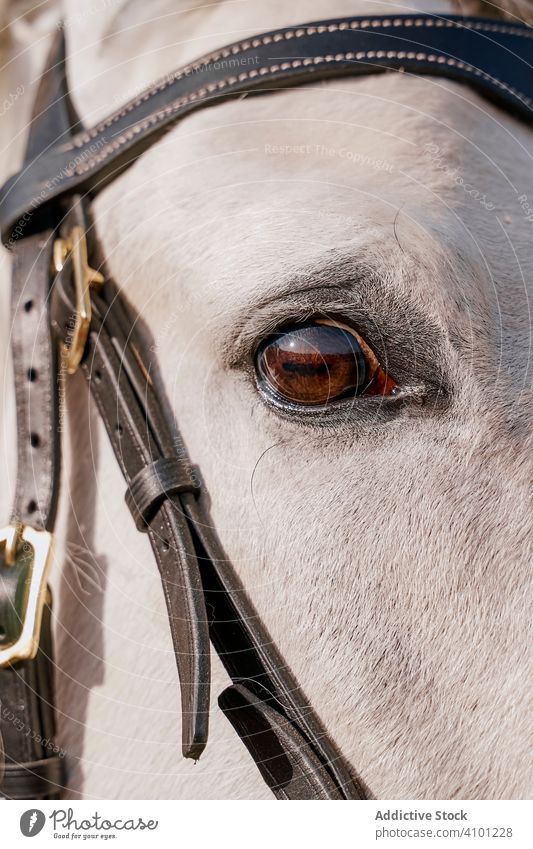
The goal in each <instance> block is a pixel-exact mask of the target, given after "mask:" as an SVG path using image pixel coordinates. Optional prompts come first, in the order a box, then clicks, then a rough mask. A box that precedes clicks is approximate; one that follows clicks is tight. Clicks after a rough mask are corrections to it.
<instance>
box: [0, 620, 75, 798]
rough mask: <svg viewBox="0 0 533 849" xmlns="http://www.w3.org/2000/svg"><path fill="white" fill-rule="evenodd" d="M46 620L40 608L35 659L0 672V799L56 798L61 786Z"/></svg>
mask: <svg viewBox="0 0 533 849" xmlns="http://www.w3.org/2000/svg"><path fill="white" fill-rule="evenodd" d="M50 616H51V610H50V606H49V605H46V607H45V609H44V614H43V623H42V628H41V640H40V647H39V651H38V654H37V657H36V658H35V660H31V661H26V662H23V663H18V664H16V665H15V666H13V667H8V668H5V669H2V668H0V730H1V733H2V738H3V742H4V751H5V761H6V763H5V771H4V775H3V777H2V779H1V780H0V798H1V797H2V796H3V797H6V798H9V799H57V798H59V795H60V793H61V789H62V786H63V785H64V782H65V759H64V753H63V752H61V751H60V750H59V748H58V747H57V745H56V743H55V740H54V735H55V713H54V686H53V680H54V669H53V660H52V639H51V628H50Z"/></svg>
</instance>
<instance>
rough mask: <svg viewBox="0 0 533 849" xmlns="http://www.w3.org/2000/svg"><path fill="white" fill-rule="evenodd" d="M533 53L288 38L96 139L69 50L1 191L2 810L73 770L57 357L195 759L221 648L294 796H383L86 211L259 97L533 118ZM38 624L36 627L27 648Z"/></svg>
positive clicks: (227, 698)
mask: <svg viewBox="0 0 533 849" xmlns="http://www.w3.org/2000/svg"><path fill="white" fill-rule="evenodd" d="M531 38H532V32H531V30H530V29H529V28H528V27H525V26H522V25H519V24H507V23H505V24H503V23H499V22H497V21H489V20H484V19H478V18H460V17H456V16H439V17H437V16H428V15H416V16H396V17H376V18H348V19H342V20H335V21H326V22H323V23H313V24H306V25H303V26H301V27H293V28H290V29H289V28H285V29H280V30H277V31H274V32H271V33H266V34H264V35H260V36H256V37H253V38H248V39H246V40H244V41H242V42H240V43H237V44H234V45H231V46H230V47H227V48H224V49H222V50H219V51H215V52H214V53H211V54H209V55H208V56H205V57H203V58H202V59H201V60H199V61H198V62H195V63H192V64H190V65H188V66H186V67H185V68H182V69H181V70H179V71H177V72H175V73H174V74H172V75H170V76H169V77H167V78H165V79H164V80H161V81H160V82H159V83H156V84H155V85H154V86H153V87H151V88H150V89H147V90H146V91H145V92H143V93H142V94H141V95H139V96H138V97H136V98H134V99H133V100H131V101H130V102H129V103H128V104H126V105H125V106H124V107H123V108H121V109H119V110H118V111H117V112H115V113H114V114H113V115H111V116H110V117H109V118H108V119H106V120H104V121H101V122H100V123H99V124H98V125H97V126H96V127H94V128H92V129H89V130H86V129H84V128H83V127H81V125H80V122H79V119H78V117H77V116H76V114H75V111H74V108H73V106H72V103H71V101H70V98H69V96H68V87H67V83H66V72H65V50H64V43H63V36H62V33H61V34H59V35H58V37H57V38H56V40H55V42H54V45H53V48H52V52H51V54H50V58H49V62H48V66H47V69H46V70H45V72H44V74H43V77H42V79H41V84H40V87H39V92H38V96H37V100H36V104H35V107H34V116H33V120H32V124H31V127H30V137H29V141H28V146H27V150H26V156H25V162H24V165H23V168H22V169H21V171H20V172H19V173H18V174H16V175H15V176H14V177H12V178H11V179H10V180H9V181H8V182H7V183H6V185H5V186H4V187H3V188H2V190H1V203H0V223H1V229H2V234H3V238H4V240H5V242H6V244H7V245H8V246H9V247H10V248H11V250H12V253H13V256H14V265H13V289H12V305H13V329H12V333H13V361H14V370H15V379H16V400H17V416H18V470H17V488H16V496H15V505H14V510H13V516H12V525H11V526H10V527H9V528H7V529H5V530H4V531H2V532H0V545H1V546H2V548H3V561H4V562H3V564H1V565H0V707H1V711H0V729H1V731H2V736H3V741H4V749H5V760H6V766H5V773H4V776H3V778H1V779H0V793H2V794H3V795H4V796H6V797H10V798H19V799H24V798H46V797H50V798H57V797H58V796H59V795H60V793H61V788H62V787H63V785H64V783H65V775H64V769H63V767H64V763H63V760H62V758H61V757H60V755H58V753H57V751H56V750H57V747H55V746H53V745H49V744H50V742H51V743H52V744H53V738H54V724H55V717H54V697H53V660H52V645H51V624H50V620H51V602H50V597H49V593H48V592H47V588H46V587H47V585H46V575H47V570H48V568H49V565H50V558H51V553H50V552H51V534H52V532H53V528H54V522H55V512H56V505H57V494H58V486H59V471H60V446H59V439H58V434H59V430H60V428H59V414H60V411H59V409H58V403H57V384H58V359H59V360H60V363H61V365H62V366H65V364H66V371H68V372H70V373H72V372H74V371H75V370H76V369H77V368H78V367H80V368H81V370H82V371H83V373H84V375H85V377H86V379H87V381H88V384H89V386H90V389H91V392H92V395H93V397H94V399H95V401H96V404H97V406H98V409H99V412H100V414H101V416H102V419H103V422H104V424H105V427H106V429H107V432H108V435H109V438H110V441H111V444H112V446H113V450H114V453H115V455H116V458H117V461H118V463H119V465H120V467H121V470H122V472H123V475H124V478H125V481H126V485H127V490H126V503H127V505H128V507H129V509H130V511H131V513H132V516H133V520H134V522H135V524H136V526H137V528H138V529H139V530H141V531H143V532H146V533H147V534H148V536H149V538H150V542H151V545H152V549H153V551H154V556H155V559H156V561H157V565H158V568H159V571H160V575H161V580H162V585H163V590H164V595H165V601H166V605H167V610H168V615H169V624H170V629H171V633H172V638H173V643H174V649H175V655H176V662H177V666H178V672H179V678H180V687H181V705H182V749H183V754H184V756H185V757H191V758H198V757H199V756H200V754H201V753H202V751H203V749H204V747H205V745H206V742H207V734H208V713H209V694H210V661H209V653H210V650H209V641H211V643H212V644H213V646H214V648H215V650H216V651H217V653H218V654H219V656H220V658H221V660H222V662H223V664H224V666H225V668H226V671H227V673H228V675H229V677H230V679H231V680H232V685H231V686H230V687H228V688H227V689H226V690H225V691H224V692H223V693H222V695H221V696H220V697H219V704H220V707H221V708H222V710H223V711H224V712H225V714H226V715H227V716H228V718H229V720H230V721H231V722H232V724H233V726H234V728H235V729H236V731H237V732H238V734H239V736H240V737H241V739H242V740H243V742H244V744H245V745H246V747H247V748H248V750H249V752H250V753H251V755H252V757H253V758H254V760H255V762H256V763H257V766H258V768H259V770H260V772H261V774H262V776H263V778H264V779H265V781H266V782H267V784H268V786H269V787H271V789H272V791H273V792H274V794H275V795H276V796H277V797H278V798H286V799H314V798H320V799H364V798H369V797H370V793H369V791H368V790H367V788H366V787H365V786H364V784H363V782H362V781H361V780H360V779H359V777H358V776H357V775H356V773H355V772H354V770H353V768H352V767H351V766H350V765H349V764H348V763H347V762H346V761H345V760H344V758H343V757H342V755H341V753H340V752H339V751H338V749H337V748H336V747H335V745H334V743H333V742H332V740H331V739H330V737H329V736H328V734H327V733H326V731H325V729H324V728H323V727H322V725H321V724H320V721H319V720H318V718H317V717H316V715H315V714H314V712H313V710H312V707H311V705H310V704H309V702H308V700H307V699H306V698H305V696H304V695H303V693H302V692H301V690H300V689H299V687H298V685H297V682H296V681H295V680H294V678H293V677H292V675H291V673H290V672H289V671H288V669H287V666H286V664H285V662H284V660H283V658H282V657H281V656H280V654H279V652H278V650H277V648H276V647H275V646H274V645H273V643H272V640H271V638H270V636H269V634H268V632H267V630H266V628H265V627H264V625H263V624H262V622H261V620H260V619H259V617H258V615H257V613H256V611H255V610H254V608H253V606H252V605H251V603H250V601H249V600H248V598H247V596H246V593H245V591H244V589H243V587H242V585H241V584H240V582H239V580H238V578H237V576H236V574H235V572H234V570H233V568H232V566H231V564H230V563H229V561H228V559H227V557H226V556H225V553H224V551H223V550H222V548H221V545H220V542H219V540H218V538H217V535H216V533H215V532H214V530H213V527H212V522H211V520H210V517H209V514H208V512H207V508H206V504H205V498H203V497H202V484H201V479H200V475H199V472H198V470H197V469H195V468H194V467H193V466H192V465H191V463H190V461H189V458H188V456H187V452H186V450H185V446H184V444H183V441H182V440H181V437H180V435H179V431H178V429H177V424H176V422H175V421H173V419H172V416H171V415H170V414H169V413H168V404H167V402H166V399H165V398H164V393H163V391H162V389H161V386H160V385H159V384H160V382H159V381H158V380H157V363H156V362H155V361H154V360H153V355H152V354H150V355H149V357H150V358H149V357H148V352H149V350H150V348H149V345H148V344H147V340H146V339H145V337H144V334H143V332H142V331H141V329H140V328H139V326H138V322H137V320H136V318H135V316H134V315H132V314H131V312H130V310H129V308H128V307H127V305H126V303H125V301H124V299H123V298H122V297H121V296H120V295H119V292H118V288H117V286H116V284H115V283H114V281H113V280H112V279H111V278H110V276H109V273H108V271H107V269H106V266H105V260H104V257H103V255H102V252H101V248H100V246H99V243H98V240H97V238H96V235H95V232H94V228H93V226H92V223H91V216H90V205H89V202H90V199H91V198H93V197H94V196H95V195H96V194H97V193H98V192H99V191H100V189H102V188H103V187H104V186H105V185H107V184H108V183H110V182H111V181H112V180H113V179H115V178H116V177H117V176H118V175H119V174H120V173H121V172H122V171H123V170H124V169H125V168H127V167H128V166H129V165H130V164H131V163H132V162H134V161H135V159H136V158H137V157H138V156H139V155H140V154H142V153H143V152H144V151H145V150H146V149H148V148H149V147H150V146H151V145H152V144H154V142H156V141H157V140H158V139H159V138H160V137H161V135H162V134H163V133H164V132H165V131H166V130H167V129H168V128H169V127H170V126H172V124H174V123H175V122H176V121H177V120H178V119H180V118H182V117H184V116H185V115H186V114H188V113H190V112H192V111H193V110H197V109H200V108H203V107H205V106H209V105H213V104H217V103H220V102H221V100H223V99H227V98H229V97H232V96H236V95H241V94H242V93H244V92H249V93H259V92H265V91H270V92H272V91H275V90H277V89H279V88H281V87H285V86H293V85H299V84H302V83H312V82H314V81H316V80H323V79H325V78H329V77H336V76H348V75H352V76H353V75H361V74H370V73H377V72H384V71H391V70H396V71H403V72H409V73H417V74H418V73H421V74H422V73H423V74H432V75H438V76H444V77H447V78H449V79H452V80H457V81H460V82H463V83H466V84H468V85H470V86H472V87H473V88H475V89H476V90H477V91H479V92H480V93H482V94H483V95H485V96H486V97H488V98H489V99H491V100H493V101H494V102H495V103H497V104H499V105H500V106H503V107H504V108H505V109H506V110H507V111H508V112H510V113H511V114H513V115H515V116H516V117H518V118H521V119H522V120H525V121H527V122H531V118H532V115H533V111H532V105H533V72H532V64H533V46H532V45H533V42H532V40H531ZM51 269H53V270H51ZM58 352H59V353H58ZM28 552H29V553H28ZM23 582H26V583H23ZM27 585H29V587H30V590H29V594H28V595H27V598H26V596H25V598H26V601H24V600H23V601H22V602H21V593H20V588H21V587H22V586H27ZM32 593H34V595H32ZM34 596H35V599H36V602H35V604H34V603H33V601H31V600H32V599H33V598H34ZM30 602H31V603H30ZM207 611H209V615H208V613H207ZM28 619H31V625H32V629H33V630H32V635H31V639H29V640H28V639H26V642H24V639H23V638H24V635H25V634H26V632H27V630H28V629H27V627H26V626H27V624H28V623H27V620H28ZM6 706H7V707H8V712H6V710H5V708H6ZM29 718H31V727H32V729H33V730H34V731H35V735H34V736H33V737H32V738H30V739H29V740H28V738H27V736H26V735H24V734H23V733H20V723H22V727H23V728H24V727H25V726H27V725H28V721H29ZM37 732H38V733H37ZM43 741H46V744H45V742H43ZM0 751H1V747H0ZM0 773H1V770H0Z"/></svg>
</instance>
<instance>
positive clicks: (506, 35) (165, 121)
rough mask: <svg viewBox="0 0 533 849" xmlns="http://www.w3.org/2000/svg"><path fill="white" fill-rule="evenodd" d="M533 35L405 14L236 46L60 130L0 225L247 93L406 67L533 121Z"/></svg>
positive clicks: (111, 175)
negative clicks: (98, 116) (83, 125)
mask: <svg viewBox="0 0 533 849" xmlns="http://www.w3.org/2000/svg"><path fill="white" fill-rule="evenodd" d="M532 38H533V32H532V30H531V29H530V28H529V27H526V26H524V25H520V24H509V23H500V22H498V21H489V20H486V19H483V18H461V17H459V16H454V15H447V16H444V15H443V16H433V15H416V16H411V15H398V16H396V17H375V18H347V19H344V20H332V21H323V22H320V23H312V24H306V25H304V26H301V27H291V28H288V27H287V28H283V29H279V30H274V31H272V32H269V33H265V34H263V35H258V36H256V37H254V38H248V39H245V40H244V41H241V42H236V43H235V44H232V45H230V46H228V47H225V48H222V49H221V50H217V51H215V52H213V53H210V54H208V55H206V56H204V57H202V58H201V59H200V60H199V61H198V62H193V63H191V64H190V65H187V66H185V67H184V68H181V69H179V70H178V71H176V72H175V73H173V74H170V75H168V76H167V77H165V78H164V79H163V80H160V81H159V82H157V83H155V85H153V86H151V87H150V88H148V89H146V90H145V91H144V92H142V93H141V94H140V95H138V96H137V97H135V98H133V100H130V101H129V102H128V103H126V104H125V105H124V106H123V107H122V108H121V109H119V110H118V111H116V112H115V113H113V114H112V115H110V116H109V118H107V119H105V120H104V121H100V122H99V123H98V124H97V125H96V126H95V127H93V128H91V129H90V130H85V129H80V130H79V132H77V133H75V134H74V135H71V133H70V128H69V130H66V131H65V132H64V133H63V134H58V135H57V137H56V138H55V139H54V140H53V142H52V143H51V145H50V147H49V148H47V149H46V150H44V151H40V155H38V156H35V157H34V158H33V159H32V160H30V161H29V162H28V163H27V164H26V165H25V166H24V168H23V170H22V171H20V172H19V173H18V174H16V175H15V176H14V177H12V178H11V179H10V180H9V181H8V182H7V183H6V185H5V187H4V189H3V190H2V193H1V195H0V206H1V214H0V230H1V232H2V235H3V238H4V240H9V238H10V237H11V236H12V232H13V230H15V229H16V226H17V223H18V222H19V220H20V219H21V218H23V217H24V215H25V214H26V213H28V212H30V213H31V214H34V213H35V212H36V210H38V209H40V208H41V207H43V206H50V205H52V204H53V202H54V201H57V200H58V199H59V198H61V197H64V196H67V195H69V194H72V193H74V192H79V193H81V194H84V193H86V192H88V193H89V194H90V195H91V196H94V195H95V194H97V193H98V192H99V191H100V190H101V189H102V188H104V186H106V185H107V184H108V183H109V182H110V181H112V180H114V179H115V178H116V177H117V176H118V175H119V174H120V172H121V171H122V170H123V169H124V168H127V167H128V165H131V163H132V162H134V161H135V159H136V158H137V157H138V156H139V155H140V154H142V153H143V152H144V151H145V150H147V148H149V147H151V145H152V144H154V142H156V141H157V140H158V139H159V138H160V137H161V135H162V134H163V133H164V132H165V131H166V130H167V129H168V128H169V126H172V124H174V123H176V121H178V120H179V119H180V118H183V117H184V116H185V115H187V114H189V113H190V112H193V111H195V110H197V109H201V108H204V107H206V106H210V105H214V104H217V103H220V102H221V101H222V100H224V99H226V98H229V97H232V96H236V95H241V94H243V93H244V92H259V91H262V90H263V91H265V90H267V91H273V90H276V89H279V88H282V87H284V86H296V85H299V84H301V83H306V84H309V83H312V82H313V81H314V80H323V79H325V78H327V77H341V76H356V75H362V74H375V73H380V72H384V71H390V70H397V71H398V70H399V71H403V72H409V73H412V74H431V75H434V76H439V77H446V78H448V79H451V80H457V81H459V82H462V83H466V84H467V85H469V86H471V87H472V88H474V89H476V90H477V91H478V92H479V93H480V94H483V95H484V96H485V97H487V98H489V99H490V100H493V101H494V102H495V103H498V104H499V105H500V106H503V107H504V108H506V109H507V110H508V111H509V112H511V113H512V114H514V115H516V116H517V117H519V118H522V119H523V120H525V121H528V122H531V120H532V116H533V111H532V107H533V67H532V65H533V49H532ZM60 61H61V62H63V61H64V58H63V59H61V60H60ZM51 73H54V74H57V73H64V69H63V68H62V67H61V68H52V69H51Z"/></svg>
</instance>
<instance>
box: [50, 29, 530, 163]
mask: <svg viewBox="0 0 533 849" xmlns="http://www.w3.org/2000/svg"><path fill="white" fill-rule="evenodd" d="M394 27H406V28H410V27H432V28H435V29H450V28H453V27H459V28H462V29H473V30H476V31H478V32H493V33H499V34H501V35H514V36H518V37H523V38H533V30H531V31H530V30H522V29H517V28H515V27H512V26H509V25H505V24H496V23H494V24H493V23H484V22H481V21H478V22H476V21H471V22H469V23H468V25H466V24H462V23H461V21H456V20H449V19H447V18H406V19H403V18H384V19H383V20H381V19H379V18H363V19H358V20H351V19H349V18H348V19H346V20H343V21H339V22H338V23H332V24H327V25H326V24H317V25H316V26H305V27H296V28H295V29H288V30H279V31H278V32H275V33H272V34H269V35H264V36H256V37H254V38H250V39H246V40H245V41H241V42H238V43H237V44H234V45H232V46H230V47H225V48H221V49H219V50H217V51H215V52H213V53H208V54H206V55H205V56H203V57H202V58H201V59H199V60H198V61H196V62H194V63H193V64H192V65H185V67H184V68H183V69H181V70H179V71H176V72H175V73H174V74H171V75H170V76H167V77H165V78H163V79H161V80H159V81H158V82H156V83H154V84H153V85H151V86H149V87H148V88H146V89H144V90H143V91H142V92H141V94H139V95H137V97H136V98H135V99H133V100H130V101H128V103H126V104H125V105H124V106H123V107H121V108H120V109H119V110H117V111H116V112H114V113H113V114H112V115H110V116H108V117H107V118H105V119H104V120H103V121H101V122H100V123H99V124H96V125H95V126H94V127H92V128H91V129H90V130H87V131H85V132H82V133H80V134H79V135H78V136H76V138H75V139H73V141H72V142H71V143H70V144H68V145H66V146H65V148H66V150H73V149H74V148H76V147H82V146H83V145H84V144H87V143H88V142H89V141H90V140H91V139H93V138H96V136H97V135H98V134H99V133H101V132H103V131H104V130H106V129H107V128H109V127H111V126H112V125H113V124H114V123H116V121H119V120H120V119H121V118H124V117H126V115H127V114H128V113H129V112H132V111H133V110H134V109H136V108H137V107H138V106H140V105H141V104H142V103H144V102H146V101H147V100H149V99H150V98H151V97H153V96H154V95H155V94H158V93H159V92H161V91H164V90H165V89H166V88H167V87H168V86H171V85H173V84H174V83H175V82H178V80H181V79H183V78H184V77H185V76H189V75H190V74H191V73H195V72H197V71H198V70H200V69H201V68H202V67H203V66H204V65H207V64H209V63H212V62H219V61H220V60H221V59H229V58H232V57H235V56H238V55H239V54H240V53H243V52H245V51H247V50H250V49H252V48H254V47H264V46H266V45H268V44H272V43H273V42H279V41H290V40H293V39H298V38H304V37H305V36H309V35H321V34H323V33H326V32H340V31H344V30H359V29H391V28H394Z"/></svg>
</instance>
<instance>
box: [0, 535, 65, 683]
mask: <svg viewBox="0 0 533 849" xmlns="http://www.w3.org/2000/svg"><path fill="white" fill-rule="evenodd" d="M52 543H53V537H52V534H50V533H48V531H36V530H35V529H34V528H31V527H29V525H19V524H17V525H10V526H9V527H7V528H2V529H0V552H1V551H2V550H3V555H4V557H3V563H0V581H1V582H2V583H3V584H4V587H7V589H8V590H9V592H8V593H5V595H6V596H10V597H9V598H8V599H7V600H6V601H5V602H4V603H3V604H2V605H0V625H1V628H2V636H1V639H0V667H2V666H9V664H11V663H16V662H17V661H19V660H31V659H32V658H34V657H35V655H36V654H37V649H38V648H39V634H40V632H41V621H42V616H43V608H44V605H45V603H46V597H47V584H46V581H47V576H48V572H49V569H50V564H51V562H52V551H53V545H52Z"/></svg>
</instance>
